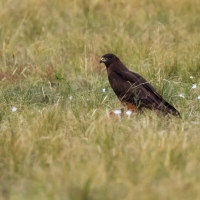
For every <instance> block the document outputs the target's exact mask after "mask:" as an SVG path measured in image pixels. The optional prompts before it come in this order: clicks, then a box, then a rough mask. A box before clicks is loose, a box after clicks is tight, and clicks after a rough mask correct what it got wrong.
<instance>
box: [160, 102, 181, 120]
mask: <svg viewBox="0 0 200 200" xmlns="http://www.w3.org/2000/svg"><path fill="white" fill-rule="evenodd" d="M158 109H159V110H161V111H162V112H164V113H166V114H169V113H170V114H172V115H174V116H176V117H179V118H181V119H182V117H181V114H180V113H179V111H178V110H176V108H174V107H173V106H172V105H171V104H169V103H168V102H167V101H163V102H162V103H161V105H160V106H159V108H158Z"/></svg>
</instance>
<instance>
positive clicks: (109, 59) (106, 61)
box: [100, 53, 119, 67]
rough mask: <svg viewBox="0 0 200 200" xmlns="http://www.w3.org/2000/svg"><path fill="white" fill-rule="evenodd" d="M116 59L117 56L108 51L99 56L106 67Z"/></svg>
mask: <svg viewBox="0 0 200 200" xmlns="http://www.w3.org/2000/svg"><path fill="white" fill-rule="evenodd" d="M117 60H119V58H118V57H117V56H115V55H114V54H111V53H108V54H105V55H103V56H102V57H101V60H100V63H104V64H105V65H106V67H109V66H110V65H111V64H112V63H114V62H116V61H117Z"/></svg>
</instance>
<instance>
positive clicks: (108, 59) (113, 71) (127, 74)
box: [100, 53, 181, 118]
mask: <svg viewBox="0 0 200 200" xmlns="http://www.w3.org/2000/svg"><path fill="white" fill-rule="evenodd" d="M100 63H104V64H105V66H106V70H107V74H108V80H109V82H110V86H111V88H112V89H113V91H114V92H115V94H116V95H117V97H118V99H119V100H120V101H121V102H122V104H125V105H126V106H127V110H131V111H132V112H135V111H137V110H138V111H142V110H143V109H144V108H147V109H150V110H154V111H156V112H157V113H163V114H164V115H167V114H172V115H174V116H177V117H179V118H181V115H180V113H179V112H178V111H177V110H176V109H175V108H174V107H173V106H172V105H170V104H169V103H168V102H167V101H165V100H164V99H163V98H162V97H161V95H159V94H158V93H157V92H156V91H155V89H154V88H153V87H152V86H151V85H150V84H149V83H148V82H147V81H146V80H145V79H144V78H143V77H142V76H140V75H139V74H137V73H135V72H132V71H130V70H129V69H128V68H127V67H126V66H125V65H124V64H123V63H122V62H121V61H120V59H119V58H118V57H117V56H115V55H114V54H111V53H108V54H105V55H103V56H102V57H101V60H100Z"/></svg>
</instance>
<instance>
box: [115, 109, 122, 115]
mask: <svg viewBox="0 0 200 200" xmlns="http://www.w3.org/2000/svg"><path fill="white" fill-rule="evenodd" d="M113 112H114V113H115V114H116V115H120V114H121V113H122V111H121V110H114V111H113Z"/></svg>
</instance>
